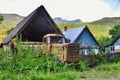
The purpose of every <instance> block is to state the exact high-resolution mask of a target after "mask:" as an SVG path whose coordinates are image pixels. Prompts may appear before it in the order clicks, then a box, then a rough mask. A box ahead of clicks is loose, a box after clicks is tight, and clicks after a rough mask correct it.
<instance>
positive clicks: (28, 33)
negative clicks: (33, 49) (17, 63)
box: [1, 6, 62, 46]
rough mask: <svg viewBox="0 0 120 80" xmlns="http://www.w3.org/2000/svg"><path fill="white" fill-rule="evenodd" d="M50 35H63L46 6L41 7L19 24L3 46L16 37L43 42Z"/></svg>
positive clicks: (4, 41)
mask: <svg viewBox="0 0 120 80" xmlns="http://www.w3.org/2000/svg"><path fill="white" fill-rule="evenodd" d="M50 33H51V34H52V33H57V34H62V32H61V31H60V30H59V28H58V27H57V25H56V24H55V22H54V21H53V19H52V18H51V17H50V15H49V14H48V12H47V11H46V9H45V8H44V6H40V7H38V8H37V9H35V10H34V11H33V12H32V13H31V14H29V15H28V16H27V17H25V18H24V19H23V20H22V21H21V22H20V23H19V24H17V25H16V27H15V28H14V29H13V30H12V31H11V32H10V34H9V35H8V36H7V37H6V38H5V39H4V40H3V42H2V44H1V45H2V46H3V45H4V46H5V45H8V43H9V42H10V41H11V39H13V38H14V37H16V36H18V37H19V38H20V37H21V40H22V41H28V42H42V38H43V36H44V35H46V34H50Z"/></svg>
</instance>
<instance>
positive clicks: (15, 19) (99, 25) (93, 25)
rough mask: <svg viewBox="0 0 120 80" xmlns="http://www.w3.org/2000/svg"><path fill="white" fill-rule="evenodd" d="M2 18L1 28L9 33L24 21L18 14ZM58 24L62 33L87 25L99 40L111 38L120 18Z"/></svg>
mask: <svg viewBox="0 0 120 80" xmlns="http://www.w3.org/2000/svg"><path fill="white" fill-rule="evenodd" d="M0 16H3V18H4V20H3V21H2V24H0V28H2V29H4V30H3V31H7V30H8V29H10V28H11V27H15V26H16V25H17V24H18V23H19V22H20V21H21V20H23V19H24V17H23V16H20V15H17V14H0ZM56 23H57V25H58V27H59V28H60V29H61V30H62V31H63V30H64V26H68V29H69V28H75V27H79V26H84V25H87V26H88V28H89V29H90V31H91V32H92V33H93V35H94V36H95V38H96V39H97V40H99V39H100V38H102V37H109V30H110V29H111V27H112V26H114V25H116V24H119V23H120V17H113V18H109V17H105V18H103V19H100V20H96V21H93V22H89V23H66V22H56ZM1 26H2V27H1ZM1 31H2V30H1Z"/></svg>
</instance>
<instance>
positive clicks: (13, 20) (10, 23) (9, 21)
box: [0, 14, 24, 27]
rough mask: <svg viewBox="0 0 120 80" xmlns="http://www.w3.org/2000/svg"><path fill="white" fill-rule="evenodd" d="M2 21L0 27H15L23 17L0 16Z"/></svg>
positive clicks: (12, 15)
mask: <svg viewBox="0 0 120 80" xmlns="http://www.w3.org/2000/svg"><path fill="white" fill-rule="evenodd" d="M0 16H3V18H4V20H3V21H2V24H0V26H2V27H15V26H16V24H17V23H19V22H20V21H21V20H23V19H24V17H22V16H20V15H17V14H0Z"/></svg>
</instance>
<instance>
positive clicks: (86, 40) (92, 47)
mask: <svg viewBox="0 0 120 80" xmlns="http://www.w3.org/2000/svg"><path fill="white" fill-rule="evenodd" d="M63 34H64V35H65V37H66V38H67V39H69V40H70V43H73V42H75V43H78V44H80V54H83V55H90V54H91V53H93V52H94V53H95V54H97V53H98V49H99V48H100V46H99V44H98V42H97V40H96V39H95V38H94V36H93V35H92V33H91V32H90V30H89V29H88V27H87V26H82V27H78V28H72V29H66V28H65V31H64V32H63Z"/></svg>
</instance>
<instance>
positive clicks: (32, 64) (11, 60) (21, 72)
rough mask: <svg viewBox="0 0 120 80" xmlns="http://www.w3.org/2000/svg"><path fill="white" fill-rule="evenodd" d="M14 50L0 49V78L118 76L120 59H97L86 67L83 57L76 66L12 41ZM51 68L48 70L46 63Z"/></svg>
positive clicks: (61, 79)
mask: <svg viewBox="0 0 120 80" xmlns="http://www.w3.org/2000/svg"><path fill="white" fill-rule="evenodd" d="M16 47H17V50H18V52H17V53H14V54H10V53H8V52H5V51H3V49H0V80H79V79H88V80H89V79H90V80H93V79H111V78H119V76H120V72H119V70H120V61H111V62H109V63H101V64H99V65H97V66H95V67H94V68H88V67H87V66H86V64H85V62H84V61H81V64H80V65H79V67H78V68H75V66H74V64H66V65H63V64H61V63H60V62H58V61H57V60H56V57H55V56H54V55H44V56H41V57H40V54H39V51H33V50H30V49H29V48H28V47H22V46H20V45H19V43H18V44H17V45H16ZM51 66H52V67H53V69H54V70H53V71H50V67H51Z"/></svg>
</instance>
